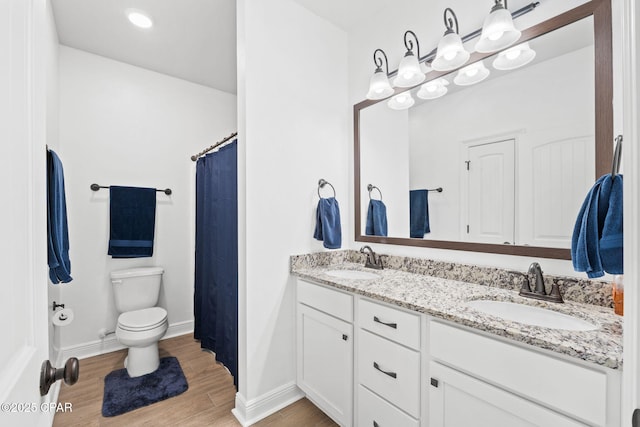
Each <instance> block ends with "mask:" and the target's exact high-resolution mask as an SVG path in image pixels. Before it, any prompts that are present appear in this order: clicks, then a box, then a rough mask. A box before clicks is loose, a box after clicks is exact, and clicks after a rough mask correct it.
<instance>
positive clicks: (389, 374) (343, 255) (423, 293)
mask: <svg viewBox="0 0 640 427" xmlns="http://www.w3.org/2000/svg"><path fill="white" fill-rule="evenodd" d="M364 265H365V258H364V256H363V255H362V254H359V253H357V252H355V251H338V252H332V253H321V254H313V255H301V256H294V257H292V258H291V273H292V274H293V275H294V276H296V277H297V286H296V301H297V302H296V304H297V310H296V312H297V362H298V364H297V382H298V386H299V387H300V389H301V390H303V391H304V392H305V394H306V395H307V397H308V398H309V399H310V400H311V401H313V402H314V403H315V404H316V405H317V406H318V407H320V408H321V409H322V410H323V411H324V412H326V413H327V414H328V415H329V416H331V418H333V419H334V420H335V421H336V422H337V423H338V424H340V425H342V426H352V425H355V426H367V427H376V426H377V427H387V426H393V427H402V426H414V427H417V426H430V427H439V426H447V427H453V426H470V425H480V426H485V425H486V426H489V425H490V426H505V427H506V426H508V427H514V426H531V425H539V426H554V427H555V426H584V425H588V426H618V425H620V415H619V410H620V407H619V398H620V381H621V369H622V318H621V317H620V316H617V315H615V314H614V313H613V310H612V309H611V308H610V304H611V301H610V292H611V289H610V287H608V286H607V284H606V283H603V282H589V281H578V282H576V281H572V280H570V279H567V278H561V277H547V278H546V281H547V282H549V283H546V285H547V287H548V288H549V289H550V288H551V285H552V284H554V283H555V284H556V285H557V284H560V286H559V287H560V289H561V290H562V293H563V295H564V297H565V303H564V304H558V303H551V302H545V301H539V300H535V299H530V298H524V297H521V296H519V295H518V290H519V289H520V282H521V281H522V275H521V274H517V273H514V272H508V271H505V270H499V269H491V268H483V267H478V266H464V265H460V264H451V263H442V262H436V261H429V260H418V259H413V258H402V257H389V258H388V259H385V265H386V268H385V269H381V270H376V269H372V268H365V267H364ZM461 279H462V280H461Z"/></svg>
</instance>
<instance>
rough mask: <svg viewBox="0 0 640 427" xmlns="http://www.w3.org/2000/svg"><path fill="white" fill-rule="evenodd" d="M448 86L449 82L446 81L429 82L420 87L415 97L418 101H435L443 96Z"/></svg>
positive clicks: (441, 79)
mask: <svg viewBox="0 0 640 427" xmlns="http://www.w3.org/2000/svg"><path fill="white" fill-rule="evenodd" d="M448 85H449V81H448V80H447V79H443V78H439V79H435V80H431V81H430V82H427V83H425V84H423V85H422V86H421V87H420V90H419V91H418V93H416V96H417V97H418V98H420V99H436V98H440V97H441V96H444V95H445V94H446V93H447V91H448V90H449V89H447V86H448Z"/></svg>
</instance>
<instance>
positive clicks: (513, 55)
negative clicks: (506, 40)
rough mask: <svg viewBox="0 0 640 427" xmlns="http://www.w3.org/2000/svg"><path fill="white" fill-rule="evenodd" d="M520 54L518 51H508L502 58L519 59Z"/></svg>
mask: <svg viewBox="0 0 640 427" xmlns="http://www.w3.org/2000/svg"><path fill="white" fill-rule="evenodd" d="M520 53H521V50H520V49H510V50H508V51H506V52H505V54H504V56H506V57H507V59H510V60H513V59H516V58H517V57H519V56H520Z"/></svg>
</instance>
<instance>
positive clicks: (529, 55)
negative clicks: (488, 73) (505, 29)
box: [493, 42, 536, 70]
mask: <svg viewBox="0 0 640 427" xmlns="http://www.w3.org/2000/svg"><path fill="white" fill-rule="evenodd" d="M535 57H536V51H535V50H533V49H531V47H530V46H529V42H524V43H520V44H519V45H517V46H514V47H511V48H509V49H507V50H505V51H503V52H500V53H499V54H498V57H497V58H496V59H494V60H493V68H495V69H496V70H515V69H516V68H519V67H522V66H524V65H527V64H528V63H529V62H531V61H533V58H535Z"/></svg>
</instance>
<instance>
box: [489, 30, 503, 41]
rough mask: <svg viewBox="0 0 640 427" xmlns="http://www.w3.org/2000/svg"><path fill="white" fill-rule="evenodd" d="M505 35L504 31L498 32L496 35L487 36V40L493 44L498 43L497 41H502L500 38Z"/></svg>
mask: <svg viewBox="0 0 640 427" xmlns="http://www.w3.org/2000/svg"><path fill="white" fill-rule="evenodd" d="M503 35H504V31H496V32H494V33H491V34H489V35H488V36H487V38H488V39H489V40H491V41H492V42H494V41H496V40H500V38H501V37H502V36H503Z"/></svg>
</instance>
